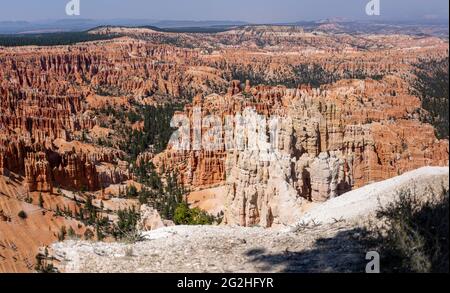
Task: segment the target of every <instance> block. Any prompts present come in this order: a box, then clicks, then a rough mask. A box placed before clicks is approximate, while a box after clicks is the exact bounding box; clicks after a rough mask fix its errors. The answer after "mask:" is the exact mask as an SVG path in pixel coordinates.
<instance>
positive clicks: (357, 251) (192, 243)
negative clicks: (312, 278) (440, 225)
mask: <svg viewBox="0 0 450 293" xmlns="http://www.w3.org/2000/svg"><path fill="white" fill-rule="evenodd" d="M448 176H449V172H448V168H430V167H426V168H421V169H418V170H415V171H412V172H409V173H405V174H404V175H402V176H399V177H396V178H393V179H390V180H387V181H384V182H379V183H375V184H371V185H368V186H366V187H364V188H362V189H359V190H355V191H352V192H350V193H348V194H346V195H343V196H341V197H338V198H335V199H332V200H330V201H328V202H327V203H324V204H321V205H318V206H315V207H313V208H312V209H311V210H310V211H309V212H308V213H307V214H305V215H304V217H303V218H302V219H300V221H299V222H298V223H297V224H294V225H292V226H290V227H285V228H278V229H274V228H273V229H264V228H260V227H250V228H244V227H236V226H234V227H230V226H219V227H217V226H175V227H166V228H162V229H158V230H155V231H151V232H145V233H144V234H143V237H144V239H145V240H144V241H140V242H137V243H132V244H127V243H100V242H97V243H95V242H82V241H65V242H62V243H55V244H53V245H52V246H51V247H50V254H51V256H52V257H53V258H54V265H55V266H56V267H57V268H58V269H59V271H61V272H104V273H106V272H120V273H124V272H137V273H141V272H142V273H144V272H199V273H200V272H363V271H364V268H365V262H366V261H365V255H366V252H367V251H365V248H364V247H362V245H361V244H360V243H361V242H360V241H359V240H360V237H361V229H360V227H362V226H364V225H365V223H366V221H367V220H368V219H369V218H371V215H373V213H374V212H375V211H376V210H377V208H378V206H379V204H380V203H381V204H386V203H388V202H389V201H392V200H393V199H394V198H395V194H396V192H397V191H398V190H400V189H405V188H414V189H415V190H416V192H417V193H418V194H424V196H426V193H427V192H429V190H430V188H432V189H439V188H441V189H442V188H443V187H444V188H448V185H449V177H448ZM427 190H428V191H427Z"/></svg>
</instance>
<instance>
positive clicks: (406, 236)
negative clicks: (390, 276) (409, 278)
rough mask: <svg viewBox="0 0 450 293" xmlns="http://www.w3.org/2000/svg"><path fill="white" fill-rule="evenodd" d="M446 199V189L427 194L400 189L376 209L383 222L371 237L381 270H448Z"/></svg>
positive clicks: (421, 271) (429, 271)
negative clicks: (425, 195) (390, 201)
mask: <svg viewBox="0 0 450 293" xmlns="http://www.w3.org/2000/svg"><path fill="white" fill-rule="evenodd" d="M448 199H449V192H448V190H444V191H442V192H441V193H435V192H432V195H431V197H427V198H424V197H419V196H418V195H417V194H416V193H415V191H410V190H403V191H400V192H399V193H398V198H397V200H396V201H395V202H393V203H391V204H389V205H387V206H386V207H383V208H381V209H380V210H379V211H378V212H377V218H378V219H379V220H382V221H383V222H382V223H383V224H382V227H381V229H380V227H377V228H376V229H377V230H376V232H375V233H376V234H375V235H376V236H374V238H373V239H372V241H374V242H373V243H376V246H378V247H377V248H376V249H377V250H378V251H379V252H380V255H381V258H382V260H381V261H382V270H383V271H384V272H402V273H405V272H407V273H431V272H433V273H443V272H446V273H448V271H449V254H448V250H449V241H448V234H449V230H448V229H449V225H448V224H449V202H448ZM372 230H373V231H375V230H374V229H372Z"/></svg>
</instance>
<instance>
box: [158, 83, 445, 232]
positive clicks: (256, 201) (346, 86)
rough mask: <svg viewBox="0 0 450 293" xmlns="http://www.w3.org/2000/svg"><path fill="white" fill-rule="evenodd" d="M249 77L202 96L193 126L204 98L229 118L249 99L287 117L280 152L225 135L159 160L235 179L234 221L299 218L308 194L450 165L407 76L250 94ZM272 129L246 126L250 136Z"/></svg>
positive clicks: (185, 170)
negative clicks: (208, 148) (215, 146)
mask: <svg viewBox="0 0 450 293" xmlns="http://www.w3.org/2000/svg"><path fill="white" fill-rule="evenodd" d="M385 84H389V87H388V88H389V90H387V89H386V87H385V86H384V85H385ZM239 86H240V85H238V83H237V82H233V83H232V85H231V87H230V89H229V91H228V94H226V95H224V96H219V95H211V96H207V97H204V98H203V99H201V98H197V99H195V100H194V103H193V105H192V106H187V107H186V115H187V117H189V119H190V121H191V125H194V124H195V117H194V116H193V114H192V108H193V107H194V106H196V107H201V109H202V110H201V111H202V113H208V114H215V115H217V116H218V117H219V118H220V119H219V120H220V121H225V120H226V116H227V115H230V114H231V115H236V114H238V113H244V112H245V111H246V110H245V109H247V108H250V109H254V111H255V112H254V114H255V115H260V117H265V119H266V120H261V123H265V121H269V120H270V119H271V118H275V117H280V118H282V119H281V121H283V123H282V124H281V127H280V128H279V129H278V133H277V143H278V144H277V145H278V146H277V149H275V150H274V153H270V152H269V156H267V151H261V150H258V149H257V150H255V149H251V148H250V146H249V144H248V145H246V146H245V147H244V148H243V149H233V150H228V149H227V148H226V146H225V144H223V145H221V147H220V148H219V150H217V151H214V152H205V151H204V150H202V151H183V152H177V151H174V150H171V149H169V150H168V151H166V152H165V153H163V154H161V155H159V156H157V157H156V158H155V162H156V165H157V166H161V165H163V166H172V167H173V168H174V169H175V170H177V171H178V173H179V174H180V178H181V179H182V181H183V182H184V183H185V184H186V185H189V186H190V187H193V188H205V187H209V186H211V185H217V184H228V185H229V186H230V188H229V190H230V192H229V194H228V195H227V204H226V211H225V217H224V223H227V224H239V225H244V226H252V225H262V226H264V227H270V226H273V225H281V224H286V223H290V222H292V220H293V219H294V218H295V217H298V216H299V214H300V213H301V211H302V208H301V207H302V203H304V202H305V201H313V202H324V201H327V200H329V199H331V198H334V197H337V196H339V195H341V194H343V193H345V192H347V191H350V190H352V189H354V188H358V187H361V186H364V185H366V184H369V183H372V182H376V181H380V180H384V179H387V178H390V177H393V176H396V175H399V174H402V173H404V172H406V171H409V170H412V169H415V168H418V167H421V166H428V165H432V166H446V165H448V141H446V140H437V139H436V137H435V135H434V134H433V132H432V129H433V128H432V126H430V125H427V124H423V123H421V122H420V121H419V119H418V116H416V114H415V113H417V111H418V109H419V108H420V102H419V100H418V99H417V98H416V97H414V96H411V95H409V94H408V92H407V89H406V85H405V84H404V83H402V82H401V80H400V79H396V78H393V77H389V78H386V79H385V80H383V81H356V80H354V81H341V82H338V83H336V84H332V85H328V86H323V87H321V88H320V89H310V88H307V87H304V88H299V89H287V88H285V87H260V86H257V87H253V88H251V89H250V90H249V93H250V96H249V94H248V93H242V90H241V89H240V88H239ZM247 86H248V85H247ZM394 93H395V94H394ZM203 117H204V116H203ZM244 119H247V118H244ZM258 127H259V124H258ZM269 130H270V129H269V126H263V128H262V129H260V130H258V131H256V132H251V131H250V130H249V129H248V128H247V129H242V130H241V131H242V133H244V137H243V140H244V141H246V142H247V143H248V142H249V141H250V140H251V138H252V136H258V135H260V134H263V135H265V134H267V133H269ZM207 131H208V129H202V133H203V134H205V133H207ZM224 131H225V130H224ZM258 133H259V134H258ZM234 135H235V136H236V135H237V132H236V130H235V132H234ZM190 138H191V141H193V139H194V137H193V132H192V131H191V137H190ZM266 139H267V138H266ZM270 156H274V157H272V158H270ZM205 166H207V167H206V168H205ZM211 176H214V177H211ZM199 178H201V179H202V180H198V179H199ZM221 180H222V181H221Z"/></svg>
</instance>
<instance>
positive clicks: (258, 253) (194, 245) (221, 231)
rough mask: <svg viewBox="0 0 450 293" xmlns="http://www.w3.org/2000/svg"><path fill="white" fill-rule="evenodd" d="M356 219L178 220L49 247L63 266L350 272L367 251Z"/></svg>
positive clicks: (75, 268) (73, 268) (68, 269)
mask: <svg viewBox="0 0 450 293" xmlns="http://www.w3.org/2000/svg"><path fill="white" fill-rule="evenodd" d="M354 226H355V224H354V223H353V224H352V223H348V222H340V223H335V224H331V225H324V226H305V227H302V228H297V229H295V230H294V229H293V230H292V231H290V232H288V231H281V230H274V229H263V228H242V227H213V226H194V227H192V226H191V227H186V226H177V227H168V228H163V229H160V230H156V231H153V232H149V233H146V234H144V236H145V237H146V240H145V241H141V242H137V243H134V244H126V243H90V242H77V241H66V242H63V243H56V244H54V245H53V246H52V247H51V253H52V255H53V256H54V257H56V258H57V259H58V262H55V264H56V266H57V267H58V268H59V269H60V271H63V272H102V273H110V272H137V273H140V272H142V273H144V272H145V273H147V272H150V273H153V272H169V273H172V272H181V273H187V272H194V273H202V272H209V273H212V272H220V273H221V272H225V273H227V272H249V273H251V272H316V271H320V272H327V271H330V272H334V271H338V272H349V271H362V270H363V268H364V266H363V264H362V262H364V256H365V252H363V250H362V248H361V247H360V246H359V244H358V242H357V241H356V239H357V238H358V237H359V233H358V232H357V231H356V230H354V229H353V228H352V227H354Z"/></svg>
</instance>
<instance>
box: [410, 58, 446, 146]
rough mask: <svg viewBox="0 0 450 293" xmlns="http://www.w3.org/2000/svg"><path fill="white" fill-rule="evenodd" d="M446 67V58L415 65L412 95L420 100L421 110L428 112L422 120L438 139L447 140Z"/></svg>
mask: <svg viewBox="0 0 450 293" xmlns="http://www.w3.org/2000/svg"><path fill="white" fill-rule="evenodd" d="M448 66H449V63H448V57H446V58H444V59H441V60H432V61H422V62H420V63H419V64H417V65H416V68H417V69H416V72H415V74H416V76H417V79H416V82H415V84H414V90H413V94H416V95H417V96H418V97H420V98H421V100H422V108H424V109H425V110H426V111H427V112H428V115H424V116H423V117H422V120H423V121H424V122H428V123H430V124H432V125H433V126H434V127H435V128H436V135H437V137H438V138H440V139H448V138H449V111H448V107H449V103H448V99H449V77H448Z"/></svg>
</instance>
